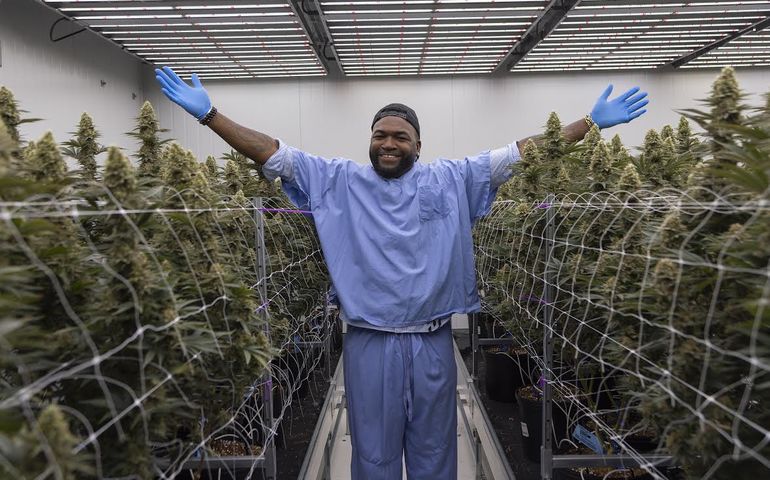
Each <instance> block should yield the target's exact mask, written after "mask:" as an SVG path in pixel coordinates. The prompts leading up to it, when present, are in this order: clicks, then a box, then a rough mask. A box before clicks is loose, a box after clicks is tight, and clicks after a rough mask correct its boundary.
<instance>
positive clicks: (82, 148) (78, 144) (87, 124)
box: [63, 113, 107, 180]
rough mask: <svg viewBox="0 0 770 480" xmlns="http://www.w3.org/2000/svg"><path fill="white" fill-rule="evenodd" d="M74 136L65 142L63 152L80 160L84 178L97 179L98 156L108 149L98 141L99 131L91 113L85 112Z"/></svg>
mask: <svg viewBox="0 0 770 480" xmlns="http://www.w3.org/2000/svg"><path fill="white" fill-rule="evenodd" d="M72 134H73V135H75V137H74V138H72V139H70V140H69V141H67V142H65V143H64V146H65V148H64V150H63V153H64V154H65V155H68V156H70V157H72V158H74V159H76V160H77V161H78V163H79V164H80V167H81V168H82V175H83V178H85V179H86V180H95V179H96V156H97V155H99V154H100V153H104V152H106V151H107V149H106V148H105V147H104V146H103V145H101V144H99V143H98V142H97V139H98V138H99V132H98V131H97V130H96V128H95V127H94V121H93V119H92V118H91V116H90V115H88V114H87V113H83V114H82V115H81V116H80V123H79V124H78V129H77V131H76V132H73V133H72Z"/></svg>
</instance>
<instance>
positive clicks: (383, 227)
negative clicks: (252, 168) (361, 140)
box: [263, 142, 518, 329]
mask: <svg viewBox="0 0 770 480" xmlns="http://www.w3.org/2000/svg"><path fill="white" fill-rule="evenodd" d="M279 143H280V147H279V149H278V151H277V152H276V153H275V154H273V156H272V157H271V158H270V159H269V160H268V161H267V163H265V165H264V167H263V172H264V174H265V176H266V177H267V178H269V179H271V180H273V179H275V178H277V177H281V180H282V188H283V190H284V192H286V194H287V195H288V197H289V199H290V200H291V201H292V203H294V205H296V206H297V207H298V208H301V209H306V210H310V211H312V213H313V219H314V221H315V226H316V230H317V231H318V237H319V239H320V242H321V248H322V250H323V254H324V258H325V260H326V264H327V266H328V269H329V274H330V275H331V280H332V282H333V284H334V286H335V289H336V291H337V295H338V297H339V301H340V303H341V306H342V308H343V310H344V311H345V315H346V317H347V318H348V319H349V320H351V321H353V322H356V324H359V325H360V324H361V323H362V322H366V323H368V324H370V325H372V326H374V327H380V328H385V329H392V328H402V327H410V326H416V325H422V324H426V323H429V322H430V321H431V320H433V319H437V318H444V317H447V316H448V315H451V314H452V313H468V312H472V311H477V310H479V309H480V303H479V297H478V293H477V289H476V273H475V262H474V256H473V240H472V236H471V228H472V226H473V223H474V222H475V221H476V220H477V219H478V218H480V217H481V216H483V215H485V214H486V213H487V212H488V211H489V209H490V207H491V205H492V201H493V200H494V198H495V194H496V192H497V186H499V184H500V183H502V181H500V182H492V181H491V176H492V172H491V171H492V168H493V167H492V166H491V165H490V152H489V151H485V152H482V153H481V154H479V155H477V156H475V157H467V158H465V159H464V160H459V161H455V160H445V159H439V160H436V161H435V162H432V163H429V164H424V163H421V162H416V163H415V165H414V167H413V168H412V169H411V170H409V171H408V172H407V173H405V174H404V175H403V176H402V177H400V178H396V179H384V178H382V177H380V176H379V175H378V174H377V173H376V172H375V171H374V168H372V166H371V165H361V164H358V163H356V162H354V161H352V160H347V159H338V158H334V159H331V160H328V159H325V158H322V157H318V156H315V155H311V154H309V153H307V152H303V151H301V150H299V149H296V148H293V147H290V146H288V145H286V144H284V143H283V142H279ZM513 149H515V146H514V147H513ZM510 150H511V146H508V152H509V153H510V155H508V158H510V159H511V161H515V160H516V159H518V151H515V152H512V153H511V152H510ZM495 168H496V169H499V167H498V165H497V164H496V165H495ZM505 170H508V169H505ZM503 176H504V177H505V178H504V179H503V181H504V180H505V179H507V178H508V177H510V173H508V174H503Z"/></svg>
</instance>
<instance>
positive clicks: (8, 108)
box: [0, 86, 21, 142]
mask: <svg viewBox="0 0 770 480" xmlns="http://www.w3.org/2000/svg"><path fill="white" fill-rule="evenodd" d="M0 121H2V122H3V124H4V125H5V127H6V129H7V130H8V134H9V135H10V136H11V139H12V140H14V141H15V142H19V141H20V137H19V129H18V128H19V124H21V115H20V113H19V106H18V103H17V102H16V99H15V98H14V96H13V93H12V92H11V91H10V90H8V89H7V88H5V87H2V86H0Z"/></svg>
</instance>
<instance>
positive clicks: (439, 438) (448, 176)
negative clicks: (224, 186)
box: [156, 67, 647, 480]
mask: <svg viewBox="0 0 770 480" xmlns="http://www.w3.org/2000/svg"><path fill="white" fill-rule="evenodd" d="M156 78H157V80H158V82H159V83H160V85H161V88H162V90H163V93H164V94H166V96H167V97H168V98H169V99H170V100H172V101H173V102H175V103H177V104H179V105H180V106H181V107H183V108H184V109H185V110H186V111H188V112H189V113H190V114H192V115H194V116H195V117H196V118H197V119H198V120H199V121H200V122H201V123H202V124H204V125H208V126H209V127H210V128H211V129H212V130H214V132H216V133H217V134H218V135H219V136H220V137H222V138H223V139H224V140H225V141H226V142H227V143H228V144H230V145H231V146H232V147H233V148H234V149H236V150H237V151H239V152H241V153H242V154H244V155H245V156H247V157H248V158H251V159H252V160H254V161H255V162H257V163H259V164H260V165H262V171H263V172H264V174H265V175H266V176H267V177H268V178H270V179H274V178H278V177H280V178H281V180H282V186H283V189H284V191H285V192H286V194H287V195H288V196H289V199H290V200H291V201H292V202H293V203H294V204H295V205H296V206H297V207H298V208H303V209H308V210H310V211H312V212H313V219H314V221H315V226H316V229H317V231H318V237H319V239H320V241H321V248H322V250H323V254H324V259H325V261H326V263H327V266H328V268H329V273H330V275H331V278H332V282H333V283H334V286H335V288H336V291H337V295H338V298H339V301H340V304H341V315H342V316H343V319H344V320H345V321H346V322H347V324H348V333H347V335H346V337H345V342H344V347H343V351H344V355H343V359H344V372H345V392H346V395H347V399H348V420H349V424H350V433H351V439H352V443H353V458H352V465H351V478H353V479H354V480H380V479H382V480H393V479H400V478H401V471H402V470H401V458H402V455H403V456H404V458H405V461H406V469H407V475H408V477H409V479H410V480H454V479H456V478H457V432H456V431H457V407H456V404H455V399H456V395H455V387H456V366H455V362H454V354H453V348H452V335H451V325H450V321H449V320H450V317H451V315H452V313H467V312H473V311H478V310H479V309H480V304H479V298H478V294H477V290H476V275H475V266H474V258H473V244H472V237H471V228H472V226H473V224H474V222H475V221H476V220H477V219H478V218H480V217H482V216H483V215H485V214H486V213H487V212H488V211H489V209H490V206H491V204H492V201H493V200H494V198H495V194H496V192H497V189H498V187H499V186H500V185H501V184H503V183H504V182H505V181H506V180H508V179H509V178H510V176H511V169H510V166H511V165H512V164H513V163H514V162H516V161H517V160H518V159H519V146H520V145H523V141H520V142H514V143H511V144H509V145H506V146H504V147H502V148H498V149H495V150H490V151H484V152H481V153H480V154H478V155H476V156H472V157H467V158H465V159H464V160H458V161H455V160H445V159H438V160H436V161H434V162H432V163H422V162H417V158H418V157H419V155H420V147H421V143H420V124H419V121H418V119H417V115H416V114H415V112H414V111H413V110H412V109H411V108H409V107H407V106H405V105H402V104H397V103H395V104H390V105H387V106H385V107H384V108H382V109H381V110H380V111H379V112H377V114H376V115H375V116H374V119H373V121H372V136H371V142H370V147H369V160H370V162H371V165H361V164H358V163H356V162H354V161H352V160H346V159H338V158H334V159H325V158H321V157H318V156H315V155H312V154H310V153H307V152H303V151H301V150H299V149H297V148H294V147H291V146H289V145H286V144H285V143H283V142H281V141H280V140H277V139H274V138H272V137H270V136H268V135H265V134H263V133H259V132H256V131H253V130H250V129H248V128H245V127H243V126H241V125H238V124H237V123H235V122H233V121H232V120H230V119H228V118H227V117H225V116H224V115H223V114H221V113H219V112H217V110H216V108H214V107H212V105H211V101H210V99H209V96H208V94H207V93H206V91H205V89H204V88H203V86H202V85H201V83H200V81H199V80H198V77H197V75H193V77H192V86H190V85H188V84H187V83H185V82H184V81H183V80H181V79H180V78H179V77H178V76H177V75H176V74H175V73H174V72H173V71H172V70H171V69H170V68H168V67H164V68H163V69H159V70H156ZM611 90H612V86H610V87H608V88H607V90H606V91H605V92H604V93H603V94H602V95H601V96H600V97H599V99H598V100H597V102H596V105H595V106H594V108H593V110H592V111H591V114H590V118H589V117H586V118H585V119H581V120H579V121H577V122H574V123H572V124H570V125H568V126H567V127H566V128H565V129H564V135H565V137H566V138H567V140H568V141H577V140H580V139H582V138H583V136H584V135H585V134H586V133H587V132H588V129H589V126H590V124H591V123H592V122H595V123H596V124H597V125H598V126H599V127H600V128H607V127H610V126H613V125H616V124H618V123H625V122H628V121H630V120H632V119H633V118H636V117H638V116H639V115H641V114H643V113H644V112H645V110H643V107H644V106H645V105H646V104H647V100H646V99H645V97H646V93H643V92H642V93H639V92H638V90H639V89H638V88H634V89H631V90H629V91H628V92H626V93H624V94H623V95H621V96H620V97H618V98H616V99H613V100H609V95H610V93H611ZM535 140H536V141H537V139H535Z"/></svg>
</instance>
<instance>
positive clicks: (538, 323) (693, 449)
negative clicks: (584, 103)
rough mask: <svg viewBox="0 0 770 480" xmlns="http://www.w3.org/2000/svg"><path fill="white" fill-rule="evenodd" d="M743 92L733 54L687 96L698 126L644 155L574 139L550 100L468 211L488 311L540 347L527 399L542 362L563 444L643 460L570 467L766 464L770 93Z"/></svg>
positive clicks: (763, 469) (686, 469) (750, 471)
mask: <svg viewBox="0 0 770 480" xmlns="http://www.w3.org/2000/svg"><path fill="white" fill-rule="evenodd" d="M742 98H743V97H742V95H741V94H740V91H739V89H738V87H737V82H736V81H735V78H734V73H733V71H732V70H731V69H725V70H724V71H723V73H722V75H721V76H720V78H719V79H718V80H717V81H716V82H715V84H714V88H713V90H712V95H711V97H710V98H709V99H708V100H707V101H706V103H707V105H709V107H710V111H709V112H701V111H697V110H690V111H687V112H686V114H687V116H688V117H689V118H690V119H691V120H693V121H695V122H697V123H698V124H699V125H700V126H701V127H702V128H703V130H704V133H703V134H702V135H701V141H698V140H696V139H695V138H694V137H693V135H692V133H691V132H690V131H689V127H687V126H686V124H687V121H686V120H683V123H682V122H680V125H679V129H678V132H676V133H675V132H674V130H673V129H671V128H670V127H669V128H664V129H663V130H662V131H661V134H659V133H658V132H656V131H650V132H649V133H648V134H647V137H646V139H645V145H644V146H643V147H642V149H641V150H642V151H641V153H640V155H639V156H637V157H634V156H632V155H630V154H628V152H627V151H625V149H624V148H623V147H622V145H621V144H620V142H619V139H613V141H612V143H610V144H606V143H605V142H604V141H603V140H602V139H601V137H600V135H599V132H598V130H595V131H593V132H592V133H590V134H589V136H588V137H586V140H585V141H584V143H583V145H582V146H580V145H578V146H568V145H566V144H564V142H563V139H561V140H560V139H559V137H558V135H559V130H560V127H559V125H558V119H556V118H555V117H553V116H552V118H551V119H550V120H549V128H548V129H547V131H546V135H545V137H546V138H545V139H544V140H543V141H542V142H541V146H540V147H537V146H536V145H535V144H534V143H529V144H528V145H527V147H526V148H524V149H523V150H524V151H523V158H522V160H521V162H519V163H520V164H519V165H517V166H516V168H517V169H518V176H517V177H516V178H515V179H514V180H513V182H512V183H511V185H510V186H508V187H507V190H505V191H503V192H502V193H503V194H504V195H505V196H507V197H508V198H509V199H510V200H506V201H500V202H497V203H495V204H494V206H493V208H492V211H491V213H490V214H489V215H488V216H487V217H486V218H485V219H483V220H481V221H480V222H479V223H478V224H477V226H476V229H475V231H474V236H475V239H476V258H477V267H478V276H479V285H480V289H481V291H482V297H483V300H482V303H483V309H484V311H486V312H487V313H489V314H490V315H492V316H493V317H494V318H495V319H496V320H497V321H499V322H500V323H502V324H503V325H505V327H506V328H507V331H508V332H509V333H510V335H511V336H512V337H513V338H514V341H515V343H516V344H517V346H519V347H521V348H524V349H526V350H527V351H528V353H529V356H530V359H529V362H527V364H528V365H529V366H530V367H531V368H530V369H529V371H527V372H525V373H526V374H528V376H529V380H530V385H529V386H526V387H525V388H523V389H521V390H519V398H520V399H521V398H525V399H527V400H529V401H532V402H537V401H539V400H541V398H542V395H543V391H544V386H545V385H544V381H545V379H546V378H550V386H551V387H552V389H553V392H554V401H553V403H552V405H553V409H554V422H553V424H554V426H556V427H558V426H559V425H562V426H561V428H554V431H553V435H554V439H555V441H554V454H565V455H566V454H570V455H571V454H593V455H597V454H598V455H606V456H611V455H621V454H622V455H631V456H633V457H635V459H636V460H637V462H638V463H639V464H640V465H641V467H640V468H635V469H628V468H627V469H620V468H614V467H595V468H594V467H592V468H579V469H578V470H580V472H573V473H577V474H580V475H584V476H590V475H597V476H598V477H599V478H603V477H604V478H628V477H630V476H634V475H636V476H639V475H644V474H647V475H650V476H653V477H655V478H664V477H665V476H666V475H669V474H670V471H669V467H667V466H664V465H663V464H662V463H660V462H658V463H656V462H654V461H650V460H649V459H650V458H657V459H660V458H662V457H665V456H668V455H670V456H671V457H672V458H671V463H673V464H674V465H676V466H678V467H680V468H681V471H682V472H683V473H684V474H685V475H686V477H687V478H692V479H695V478H703V479H712V478H713V479H716V478H730V479H755V478H765V477H767V476H768V475H770V430H769V429H770V373H769V371H770V310H768V304H769V301H770V96H768V97H767V100H768V103H767V104H766V105H763V106H761V107H759V108H754V109H749V108H748V107H746V106H743V105H742V104H741V103H740V101H741V99H742ZM551 336H552V338H553V341H554V348H553V354H552V355H551V357H550V359H547V358H546V357H545V355H544V353H545V352H544V341H543V340H544V338H545V337H548V338H550V337H551ZM520 401H521V400H520ZM558 419H561V420H560V421H559V420H558ZM591 478H593V477H591Z"/></svg>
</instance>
